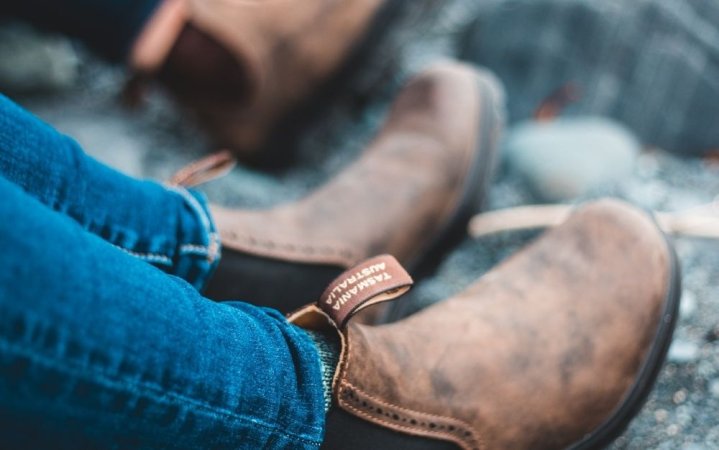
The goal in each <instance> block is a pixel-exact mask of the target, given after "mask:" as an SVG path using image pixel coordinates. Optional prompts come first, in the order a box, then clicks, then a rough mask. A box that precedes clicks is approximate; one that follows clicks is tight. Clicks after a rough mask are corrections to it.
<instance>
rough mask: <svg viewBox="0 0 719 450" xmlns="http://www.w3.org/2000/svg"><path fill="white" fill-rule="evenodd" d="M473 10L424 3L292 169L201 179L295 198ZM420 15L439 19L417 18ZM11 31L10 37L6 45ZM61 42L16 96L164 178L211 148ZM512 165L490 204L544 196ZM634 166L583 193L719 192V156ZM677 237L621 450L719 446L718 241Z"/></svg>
mask: <svg viewBox="0 0 719 450" xmlns="http://www.w3.org/2000/svg"><path fill="white" fill-rule="evenodd" d="M429 3H431V2H429ZM466 13H467V10H466V9H463V8H460V7H456V8H445V11H444V12H443V13H442V15H438V16H437V15H435V16H434V17H432V18H431V19H432V20H431V21H430V22H428V20H429V18H428V17H424V16H422V14H421V12H418V13H417V14H415V15H414V16H412V17H406V18H405V19H404V20H405V23H404V25H405V26H404V28H403V29H402V30H404V31H400V32H397V33H395V34H396V35H395V36H393V37H392V38H391V39H390V40H389V41H388V42H387V43H386V45H385V46H384V47H383V50H382V53H381V54H380V56H377V58H378V59H377V60H378V61H381V63H376V64H375V66H377V67H374V66H373V67H372V70H368V71H367V72H368V73H367V74H362V75H361V76H360V77H359V78H358V79H357V80H356V81H355V85H354V86H353V88H352V90H349V91H348V92H346V93H345V95H344V96H343V99H342V101H340V102H338V103H337V104H336V105H335V106H333V107H332V109H331V110H330V111H327V112H326V113H325V114H324V115H323V118H322V120H320V121H318V123H316V124H314V125H313V126H312V127H310V128H308V130H307V133H306V134H305V135H303V136H302V139H301V142H300V145H299V148H298V149H297V152H298V157H297V163H296V164H295V165H293V166H292V167H291V168H289V169H287V170H284V171H282V172H262V171H256V170H252V169H249V168H245V167H239V168H237V169H236V170H235V171H234V172H233V173H232V174H230V175H229V176H228V177H226V178H224V179H221V180H218V181H216V182H213V183H211V184H208V185H207V186H205V187H204V188H203V189H204V190H205V191H206V192H207V194H208V196H209V197H210V198H211V200H213V201H215V202H220V203H225V204H227V205H236V206H246V207H264V206H270V205H273V204H277V203H280V202H285V201H291V200H293V199H297V198H299V197H301V196H302V195H304V194H305V193H307V192H309V191H310V190H312V189H313V188H314V187H316V186H318V185H320V184H321V183H322V182H323V181H324V180H326V179H327V178H328V177H330V176H332V174H334V173H336V172H337V171H338V170H340V169H341V168H342V167H343V166H345V165H347V164H348V163H349V162H351V161H352V159H353V158H354V157H356V155H357V154H358V153H359V152H360V151H361V149H362V148H363V146H364V145H365V144H366V143H367V142H368V140H369V139H371V137H372V134H373V132H374V130H375V129H376V128H377V125H378V124H379V123H380V122H381V120H382V117H383V115H384V113H385V111H386V107H387V104H388V102H389V99H390V98H391V94H392V92H393V91H394V90H396V88H397V87H398V86H399V84H400V82H401V80H403V79H404V78H405V77H406V76H407V75H408V74H409V73H411V72H413V71H415V70H416V69H417V68H419V67H421V66H423V65H425V64H426V63H427V62H429V61H431V60H432V59H434V58H437V57H441V56H451V55H452V54H453V53H454V51H455V49H456V46H455V41H454V39H455V37H456V36H457V35H458V34H459V32H460V31H461V30H460V29H461V26H462V24H463V23H465V22H466V20H467V18H466ZM421 23H424V24H427V23H431V26H429V25H427V26H425V27H420V26H412V27H409V26H407V24H421ZM419 30H421V32H420V31H419ZM23 36H24V35H23ZM15 37H17V36H15ZM24 39H25V38H21V39H19V40H17V41H16V42H15V44H14V45H18V46H19V47H14V50H13V51H14V52H18V51H20V50H21V49H22V46H23V45H25V44H27V45H31V44H30V43H27V42H26V41H25V40H24ZM2 42H3V41H2V36H0V53H2ZM408 42H411V44H407V43H408ZM405 44H406V45H405ZM18 48H19V49H20V50H18ZM400 49H401V50H400ZM57 52H58V53H63V52H65V54H66V56H67V57H68V58H76V59H75V60H72V61H70V60H66V61H65V63H67V64H66V66H62V67H64V68H63V70H64V72H63V75H62V77H61V78H59V79H57V80H55V82H54V84H53V83H49V84H48V83H47V80H46V79H45V81H44V82H45V85H46V86H49V87H51V88H52V89H49V90H48V91H46V92H39V91H38V89H32V88H30V89H27V86H25V87H22V89H19V91H21V92H19V93H16V94H14V95H13V97H14V98H15V99H16V100H17V101H18V102H20V103H21V104H22V105H24V106H25V107H27V108H28V109H30V110H31V111H33V112H35V113H36V114H38V115H39V116H41V117H42V118H44V119H45V120H47V121H48V122H50V123H51V124H53V125H54V126H56V127H57V128H59V129H60V130H62V131H63V132H66V133H68V134H70V135H72V136H74V137H75V138H76V139H77V140H78V141H79V142H80V143H81V144H82V145H83V147H84V148H86V149H87V150H88V152H90V153H91V154H93V155H94V156H96V157H97V158H99V159H100V160H103V161H105V162H107V163H108V164H110V165H112V166H115V167H117V168H119V169H120V170H122V171H124V172H127V173H129V174H132V175H136V176H141V177H150V178H159V179H165V178H167V177H169V176H170V175H171V174H172V173H173V172H174V171H175V170H177V169H179V168H180V167H182V166H183V165H184V164H186V163H187V162H189V161H191V160H193V159H195V158H197V157H200V156H202V155H203V154H204V152H205V150H206V148H207V142H206V140H205V138H204V137H203V136H202V133H201V132H200V131H199V130H197V129H196V128H195V127H194V126H193V125H192V123H191V121H189V120H187V118H186V117H185V116H183V115H182V114H181V113H180V112H178V108H176V107H175V106H176V105H174V104H173V103H172V102H171V101H169V100H168V99H167V98H166V97H164V96H163V95H162V94H161V93H153V94H151V95H150V96H149V98H148V101H147V102H146V105H145V106H144V107H143V108H141V109H139V110H133V111H129V110H127V109H124V108H123V107H121V106H119V105H118V102H117V97H118V94H119V90H120V86H121V83H122V81H123V79H124V72H123V71H122V69H121V68H118V67H112V66H108V65H106V64H104V63H102V62H100V61H98V60H97V59H95V58H94V57H92V56H91V55H89V54H87V53H86V52H85V51H83V50H82V49H76V50H72V51H68V50H67V48H65V47H62V48H59V49H57ZM41 57H42V56H41ZM50 58H52V56H50ZM0 59H2V60H3V63H2V64H7V61H10V59H8V57H7V54H5V55H3V57H2V58H0ZM2 64H0V66H2ZM0 69H1V67H0ZM68 70H69V71H70V72H69V73H70V75H68V72H67V71H68ZM0 72H1V70H0ZM23 80H24V81H27V79H23ZM40 82H43V80H42V79H41V80H40ZM31 84H32V83H31ZM40 85H42V83H40ZM510 130H511V128H510ZM505 166H506V165H505ZM505 166H503V167H502V168H501V170H500V172H499V174H498V178H497V180H496V182H495V183H494V186H493V188H492V190H491V193H490V198H489V209H499V208H505V207H509V206H515V205H522V204H527V203H534V202H536V200H537V193H536V191H535V190H533V189H531V188H530V187H529V186H528V185H527V183H526V182H525V181H524V180H523V179H522V178H521V177H519V176H517V175H516V173H514V172H513V171H511V170H507V169H506V167H505ZM632 167H633V168H632V169H631V172H630V173H629V174H628V175H627V176H626V177H624V178H622V179H621V180H619V181H617V182H614V183H612V184H611V185H605V186H602V187H601V188H596V189H590V190H589V191H587V192H586V193H584V194H582V196H581V197H580V198H576V199H574V201H575V202H581V201H585V200H588V199H591V198H595V197H599V196H603V195H614V196H617V197H620V198H624V199H627V200H629V201H632V202H634V203H636V204H639V205H641V206H643V207H646V208H652V209H657V210H666V211H679V210H685V209H688V208H691V207H693V206H696V205H700V204H704V203H707V202H711V201H712V200H713V199H714V198H715V197H716V196H717V194H719V165H717V164H711V163H709V162H706V161H702V160H699V159H684V158H681V157H677V156H672V155H671V154H668V153H665V152H663V151H661V150H648V149H645V150H643V151H642V152H641V153H640V154H639V155H638V157H637V158H636V160H635V161H634V164H633V166H632ZM537 233H538V232H536V231H534V232H522V233H508V234H500V235H495V236H490V237H485V238H481V239H476V240H475V239H471V238H469V237H467V238H466V239H465V240H464V241H463V242H461V244H460V245H458V246H457V247H456V248H455V249H451V250H450V251H449V253H448V254H447V256H446V257H445V259H444V260H443V261H442V262H441V264H440V266H439V268H438V270H437V272H436V274H435V276H433V277H431V278H428V279H426V280H424V281H422V282H420V283H419V284H418V286H417V287H416V289H415V290H414V291H413V292H412V294H411V297H409V299H408V300H407V301H406V302H405V305H404V308H405V312H406V313H409V312H411V311H413V310H416V309H419V308H421V307H423V306H426V305H428V304H431V303H433V302H435V301H437V300H439V299H442V298H446V297H447V296H448V295H450V294H452V293H455V292H457V291H458V290H460V289H462V287H463V286H466V285H467V284H468V283H469V282H470V281H471V280H473V279H475V278H476V277H478V276H480V275H481V274H482V273H484V272H485V271H487V270H488V269H490V268H491V267H492V266H493V265H495V264H496V263H497V262H498V261H500V260H501V259H503V258H504V257H506V256H507V255H509V254H511V253H512V252H514V251H515V250H517V249H518V248H520V247H521V246H522V245H524V244H525V243H526V242H528V241H529V240H530V239H532V238H533V237H534V236H536V234H537ZM674 243H675V245H676V248H677V251H678V254H679V257H680V260H681V264H682V269H683V273H684V278H683V284H684V288H683V300H682V307H681V318H680V321H679V326H678V328H677V331H676V334H675V340H674V343H673V345H672V347H671V350H670V353H669V358H668V362H667V364H666V366H665V367H664V370H663V371H662V374H661V376H660V378H659V381H658V384H657V386H656V389H655V390H654V392H653V394H652V395H651V397H650V399H649V401H648V403H647V404H646V406H645V407H644V409H643V410H642V411H641V413H640V414H639V416H638V417H637V418H636V419H635V420H634V421H633V422H632V424H631V425H630V427H629V428H628V430H627V431H626V433H625V434H624V435H623V436H622V437H620V438H619V439H618V440H617V441H616V442H615V443H614V444H613V445H612V448H614V449H672V450H673V449H685V450H690V449H691V450H700V449H704V450H709V449H715V448H719V415H718V414H717V411H719V241H713V240H702V239H689V238H684V237H677V238H676V239H675V240H674Z"/></svg>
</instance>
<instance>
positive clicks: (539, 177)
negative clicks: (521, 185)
mask: <svg viewBox="0 0 719 450" xmlns="http://www.w3.org/2000/svg"><path fill="white" fill-rule="evenodd" d="M503 151H504V157H505V161H506V163H507V167H508V169H509V170H510V171H513V172H514V173H516V174H517V175H519V176H520V177H522V179H523V180H524V182H526V184H527V185H528V187H529V188H530V189H531V190H532V192H533V193H534V195H535V196H536V197H537V199H538V200H541V201H546V202H562V201H567V200H573V199H576V198H577V197H580V196H584V195H586V194H588V193H590V192H592V191H594V190H597V189H600V188H604V187H607V186H610V185H613V184H616V183H617V182H619V181H621V180H624V179H626V178H628V177H630V176H631V174H632V170H633V168H634V164H635V162H636V159H637V155H638V154H639V151H640V146H639V143H638V142H637V140H636V139H635V137H634V135H633V134H632V133H631V132H630V131H629V130H627V129H626V128H625V127H623V126H622V125H620V124H618V123H617V122H614V121H612V120H610V119H605V118H601V117H582V118H559V119H556V120H553V121H550V122H536V121H529V122H523V123H521V124H518V125H517V126H515V127H513V128H511V129H510V130H509V133H508V135H507V137H506V140H505V142H504V148H503Z"/></svg>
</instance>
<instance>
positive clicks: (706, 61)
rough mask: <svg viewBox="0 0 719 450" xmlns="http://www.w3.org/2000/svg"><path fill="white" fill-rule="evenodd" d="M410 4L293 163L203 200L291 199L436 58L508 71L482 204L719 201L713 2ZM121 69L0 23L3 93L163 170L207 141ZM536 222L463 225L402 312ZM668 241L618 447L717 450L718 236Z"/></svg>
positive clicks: (506, 247)
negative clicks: (659, 336) (639, 380)
mask: <svg viewBox="0 0 719 450" xmlns="http://www.w3.org/2000/svg"><path fill="white" fill-rule="evenodd" d="M406 3H407V5H406V7H405V8H404V10H403V12H402V14H401V16H400V17H397V18H396V19H395V21H394V23H393V24H392V26H391V30H389V31H388V32H387V33H385V35H384V37H383V38H382V42H381V44H380V46H379V49H378V50H377V51H376V54H375V56H374V58H373V60H372V61H371V62H370V63H368V64H366V65H365V66H364V67H361V68H359V69H358V71H357V73H356V74H353V81H352V85H351V86H350V87H349V89H346V90H345V91H343V92H342V93H341V95H340V98H338V99H336V100H335V102H334V103H333V104H332V106H331V107H330V110H329V111H327V112H325V113H324V114H323V115H322V116H321V117H319V119H318V120H316V121H315V122H314V123H312V124H311V125H310V126H308V128H307V129H306V130H305V132H304V133H303V134H302V135H301V137H300V139H299V142H298V143H297V148H296V149H293V152H296V164H293V165H291V166H290V167H289V168H286V169H282V170H275V171H258V170H255V169H251V168H247V167H242V166H240V167H239V168H237V169H236V170H234V171H233V172H232V173H231V174H230V175H229V176H227V177H225V178H223V179H220V180H217V181H214V182H212V183H210V184H208V185H206V186H203V187H202V189H203V190H204V191H205V192H206V193H207V194H208V196H209V197H210V199H211V200H212V201H214V202H218V203H223V204H226V205H232V206H245V207H265V206H271V205H274V204H277V203H281V202H286V201H292V200H295V199H297V198H299V197H301V196H303V195H304V194H306V193H307V192H309V191H310V190H312V189H313V188H315V187H317V186H318V185H320V184H321V183H323V182H324V181H325V180H326V179H327V178H328V177H331V176H332V175H333V174H335V173H337V172H338V171H339V170H340V169H341V168H342V167H344V166H345V165H347V164H349V163H350V162H351V161H352V160H353V159H354V158H355V156H356V155H358V154H359V153H360V152H361V151H362V149H363V147H364V146H365V145H366V144H367V143H368V142H369V140H370V139H371V138H372V136H373V134H374V132H375V131H376V129H377V126H378V125H379V124H380V123H381V121H382V119H383V117H384V115H385V113H386V110H387V106H388V104H389V102H390V101H391V99H392V97H393V95H394V92H396V90H397V89H398V88H399V87H400V86H401V85H402V83H403V81H404V80H406V79H407V77H409V76H410V75H411V74H412V73H414V72H416V71H417V70H419V69H421V68H422V67H424V66H425V65H427V64H428V63H431V62H432V61H434V60H436V59H437V58H448V57H451V58H460V59H463V60H466V61H471V62H473V63H475V64H478V65H482V66H486V67H488V68H489V69H491V70H492V71H494V72H495V73H496V74H497V75H498V76H499V78H500V79H501V80H502V81H503V82H504V84H505V88H506V92H507V111H508V117H509V123H508V124H507V128H506V131H505V135H504V138H503V142H502V154H503V157H502V164H501V167H500V168H499V172H498V175H497V179H496V181H495V182H494V184H493V187H492V190H491V192H490V199H489V209H501V208H507V207H512V206H518V205H525V204H535V203H553V202H565V203H580V202H583V201H586V200H589V199H592V198H596V197H600V196H606V195H611V196H616V197H619V198H623V199H626V200H628V201H630V202H633V203H636V204H639V205H641V206H643V207H645V208H649V209H653V210H659V211H670V212H677V211H678V212H681V211H688V210H691V209H692V208H695V207H697V206H699V205H705V204H708V203H711V202H716V201H717V199H719V197H718V196H719V123H717V121H718V120H719V3H717V2H715V1H712V0H651V1H649V0H624V1H620V0H604V1H601V2H597V1H585V0H524V1H519V0H481V1H478V0H415V1H411V2H406ZM127 75H128V74H127V72H126V69H125V68H124V67H122V66H119V65H110V64H108V63H105V62H103V61H102V60H100V59H98V58H97V57H96V56H95V55H94V54H93V53H92V52H91V51H89V50H88V49H87V48H85V47H83V46H82V45H81V44H79V43H78V42H73V41H70V40H68V39H67V38H65V37H63V36H58V35H53V34H48V33H47V32H45V31H42V30H38V29H34V28H32V27H31V26H29V25H27V24H25V23H21V22H17V21H13V20H4V21H3V22H2V23H0V91H1V92H3V93H6V94H7V95H9V96H11V97H12V98H13V99H14V100H16V101H17V102H18V103H20V104H21V105H23V106H24V107H26V108H28V109H30V110H31V111H33V112H34V113H36V114H37V115H39V116H40V117H41V118H43V119H44V120H46V121H47V122H49V123H51V124H52V125H54V126H55V127H57V128H58V129H60V130H61V131H63V132H65V133H67V134H69V135H71V136H73V137H74V138H75V139H77V140H78V141H79V142H80V143H81V145H82V146H83V147H84V148H85V149H86V150H87V151H88V152H90V153H91V154H92V155H94V156H95V157H97V158H98V159H100V160H102V161H104V162H106V163H108V164H110V165H112V166H114V167H116V168H118V169H120V170H122V171H124V172H126V173H129V174H131V175H135V176H140V177H147V178H154V179H167V178H168V177H169V176H170V175H171V174H172V173H173V172H174V171H176V170H177V169H179V168H181V167H182V166H183V165H185V164H187V163H188V162H190V161H192V160H194V159H196V158H198V157H202V156H204V155H205V154H206V153H207V151H208V147H209V144H208V142H209V141H208V140H207V138H206V137H205V136H204V135H203V133H202V132H201V131H200V130H199V129H198V128H197V127H196V126H195V125H194V123H193V121H192V120H190V119H189V117H188V116H187V115H186V114H185V113H184V112H183V111H182V110H181V108H178V107H177V105H175V104H174V103H173V102H172V101H171V100H170V99H169V97H167V96H165V95H163V92H162V91H160V90H154V91H151V92H150V93H149V95H148V96H147V98H146V101H145V104H144V105H142V106H141V107H140V108H134V109H128V108H126V107H123V106H122V105H121V104H120V102H119V101H118V99H119V96H120V93H121V90H122V87H123V84H124V82H125V80H126V78H127ZM288 152H289V150H288ZM715 208H716V210H715V211H719V202H717V203H715ZM537 234H538V231H527V232H512V233H502V234H498V235H492V236H487V237H482V238H478V239H473V238H470V237H467V238H466V239H465V240H464V241H463V242H462V243H461V244H460V245H459V246H458V247H457V248H455V249H453V250H452V251H451V252H450V253H449V254H448V256H447V258H446V259H445V260H444V261H443V262H442V264H441V265H440V267H439V269H438V270H437V274H436V276H435V277H432V278H428V279H426V280H424V281H422V282H421V283H419V284H418V286H417V287H416V289H414V290H413V292H412V293H411V295H410V296H409V297H408V298H407V299H405V300H403V302H404V303H403V304H402V313H403V314H409V313H411V312H413V311H416V310H417V309H419V308H422V307H424V306H426V305H428V304H431V303H433V302H435V301H437V300H438V299H442V298H446V297H447V296H448V295H451V294H453V293H455V292H458V291H459V290H461V289H462V288H463V287H464V286H466V285H467V284H468V283H469V282H470V281H471V280H473V279H475V278H476V277H477V276H479V275H481V274H482V273H484V272H485V271H487V270H488V269H489V268H491V267H492V266H493V265H495V264H496V263H497V262H498V261H500V260H501V259H503V258H504V257H506V256H507V255H509V254H511V253H512V252H514V251H516V250H517V249H518V248H520V247H521V246H522V245H524V244H525V243H527V242H528V241H529V240H530V239H531V238H532V237H534V236H536V235H537ZM675 244H676V248H677V251H678V253H679V256H680V259H681V263H682V266H683V272H684V288H683V298H682V306H681V318H680V323H679V327H678V329H677V332H676V334H675V339H674V343H673V345H672V347H671V349H670V352H669V360H668V364H667V365H666V366H665V368H664V370H663V372H662V374H661V376H660V379H659V381H658V384H657V388H656V389H655V391H654V392H653V394H652V396H651V397H650V400H649V401H648V403H647V405H646V406H645V408H644V409H643V411H642V412H641V413H640V415H639V416H638V418H637V419H636V420H635V421H634V422H633V423H632V424H631V425H630V427H629V429H628V430H627V432H626V433H625V434H624V436H622V437H621V438H620V439H619V440H618V441H616V442H615V443H614V444H613V446H612V448H615V449H649V448H651V449H672V450H675V449H684V450H702V449H704V450H709V449H716V448H719V415H718V414H717V411H719V240H709V239H696V238H687V237H681V236H679V237H676V239H675Z"/></svg>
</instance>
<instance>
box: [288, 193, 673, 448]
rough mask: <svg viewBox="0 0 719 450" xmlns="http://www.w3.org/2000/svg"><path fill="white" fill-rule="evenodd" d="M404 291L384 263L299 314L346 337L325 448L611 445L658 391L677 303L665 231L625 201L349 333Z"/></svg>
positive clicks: (600, 207)
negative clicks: (363, 315) (423, 304)
mask: <svg viewBox="0 0 719 450" xmlns="http://www.w3.org/2000/svg"><path fill="white" fill-rule="evenodd" d="M410 285H411V279H410V278H409V276H408V275H407V274H406V273H405V272H403V270H402V268H401V267H400V266H399V265H398V264H397V263H396V261H394V260H393V259H392V258H391V257H380V258H376V259H373V260H370V261H368V262H366V263H363V264H361V265H360V266H358V267H356V268H354V269H352V270H351V271H348V272H347V273H345V274H343V275H341V276H340V277H339V278H338V279H337V280H336V281H335V282H333V283H332V284H331V285H330V287H329V288H328V289H327V290H326V291H325V293H324V294H323V295H322V296H321V297H320V300H319V301H318V302H317V304H315V305H311V306H308V307H306V308H304V309H302V310H299V311H298V312H295V313H293V314H291V315H290V316H289V319H290V320H291V321H292V322H294V323H295V324H297V325H299V326H301V327H303V328H306V329H311V330H323V331H325V332H327V331H329V330H335V331H336V333H337V334H338V336H339V339H340V340H341V354H340V362H339V365H338V368H337V371H336V373H335V377H334V381H333V395H334V406H333V409H332V410H331V412H330V414H329V416H328V420H327V431H326V439H325V448H328V449H345V450H347V449H351V450H354V449H367V448H372V449H397V448H402V449H408V450H409V449H428V450H429V449H447V448H461V449H465V450H477V449H492V450H497V449H526V450H529V449H532V450H549V449H564V448H570V449H589V448H601V447H602V446H605V445H607V444H608V443H609V442H610V441H612V440H613V439H614V438H616V437H617V436H618V434H620V433H621V432H622V430H623V429H624V428H625V427H626V425H627V424H628V422H629V421H630V420H631V419H632V417H633V416H634V415H635V414H636V413H637V411H638V410H639V408H640V407H641V405H642V403H643V401H644V400H645V399H646V397H647V394H648V393H649V391H650V390H651V387H652V384H653V382H654V380H655V378H656V376H657V374H658V372H659V369H660V367H661V365H662V363H663V361H664V357H665V354H666V351H667V348H668V346H669V343H670V340H671V336H672V331H673V328H674V323H675V320H676V317H677V308H678V304H679V294H680V291H681V289H680V277H679V269H678V265H677V260H676V257H675V255H674V252H673V251H672V249H671V247H670V245H669V244H668V241H667V240H666V239H665V237H664V235H663V234H662V232H661V231H660V230H659V229H658V228H657V226H656V224H655V223H654V221H653V220H652V219H651V218H650V217H649V216H648V215H647V214H645V213H644V212H643V211H640V210H637V209H635V208H633V207H630V206H628V205H626V204H623V203H620V202H617V201H599V202H596V203H593V204H590V205H587V206H584V207H581V208H580V209H578V210H577V211H576V212H574V213H573V214H572V215H571V217H570V218H569V219H568V220H567V221H566V222H565V223H564V224H563V225H560V226H558V227H557V228H555V229H553V230H551V231H549V232H547V233H546V234H545V235H543V236H542V237H540V238H539V239H538V240H537V241H536V242H534V243H533V244H531V245H530V246H528V247H527V248H526V249H524V250H523V251H520V252H519V253H517V254H516V255H514V256H513V257H510V258H509V259H508V260H506V261H505V262H503V263H502V264H501V265H499V266H498V267H497V268H496V269H494V270H492V271H491V272H490V273H488V274H486V275H485V276H483V277H482V278H481V279H480V280H479V281H478V282H477V283H476V284H474V285H472V286H470V287H469V288H468V289H467V290H465V291H464V292H462V293H461V294H459V295H457V296H455V297H453V298H450V299H448V300H446V301H443V302H441V303H438V304H435V305H433V306H431V307H429V308H427V309H425V310H423V311H421V312H419V313H417V314H415V315H412V316H410V317H408V318H405V319H403V320H401V321H399V322H396V323H392V324H389V325H382V326H368V325H363V324H358V323H356V322H355V320H354V317H355V315H356V314H357V313H358V312H359V311H361V310H362V309H363V308H365V307H368V306H371V305H372V304H375V303H377V302H382V301H387V300H391V299H393V298H395V297H397V296H399V295H401V294H402V293H403V292H405V291H406V290H407V289H408V288H409V286H410Z"/></svg>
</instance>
